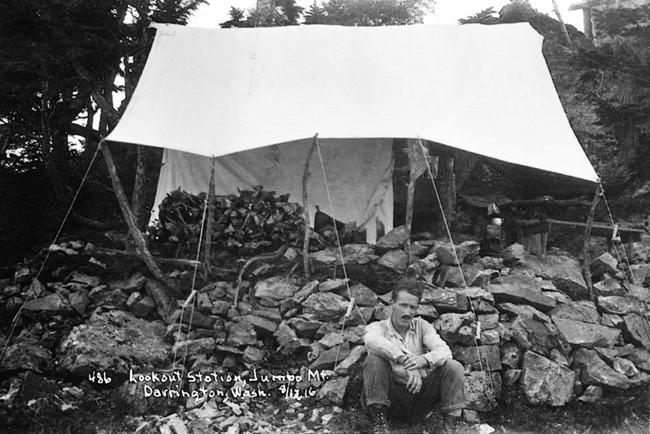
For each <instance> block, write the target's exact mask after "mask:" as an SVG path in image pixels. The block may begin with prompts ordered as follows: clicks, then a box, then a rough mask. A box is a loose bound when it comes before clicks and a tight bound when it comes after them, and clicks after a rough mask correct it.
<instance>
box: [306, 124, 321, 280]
mask: <svg viewBox="0 0 650 434" xmlns="http://www.w3.org/2000/svg"><path fill="white" fill-rule="evenodd" d="M317 144H318V134H316V135H314V141H313V142H312V144H311V147H310V148H309V152H307V160H306V161H305V170H304V172H303V174H302V206H303V209H304V213H305V238H304V240H303V247H302V263H303V267H304V268H305V279H307V281H309V280H310V278H311V270H310V269H309V231H310V230H311V228H310V227H311V225H310V224H309V197H308V194H307V182H309V177H310V176H311V175H310V173H309V162H310V161H311V156H312V155H313V154H314V149H316V145H317Z"/></svg>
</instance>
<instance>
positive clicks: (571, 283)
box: [522, 255, 588, 299]
mask: <svg viewBox="0 0 650 434" xmlns="http://www.w3.org/2000/svg"><path fill="white" fill-rule="evenodd" d="M522 268H524V269H526V270H530V271H532V272H533V273H534V274H535V275H536V276H538V277H541V278H542V279H547V280H550V281H552V282H553V283H554V284H555V286H556V287H557V289H559V290H560V291H562V292H565V293H567V294H570V295H571V296H572V297H573V298H574V299H575V298H579V297H586V296H587V295H588V290H587V283H586V282H585V279H584V277H582V268H581V267H580V263H579V262H578V261H577V260H576V259H574V258H572V257H569V256H561V255H558V256H555V255H546V256H530V257H528V258H527V259H526V263H525V265H524V266H522Z"/></svg>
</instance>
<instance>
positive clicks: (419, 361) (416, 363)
mask: <svg viewBox="0 0 650 434" xmlns="http://www.w3.org/2000/svg"><path fill="white" fill-rule="evenodd" d="M397 363H399V364H400V365H402V366H404V367H405V368H406V369H408V370H409V371H412V370H414V369H420V368H424V367H426V366H428V365H429V361H428V360H427V359H425V358H424V356H414V355H413V354H402V355H401V356H399V357H398V358H397Z"/></svg>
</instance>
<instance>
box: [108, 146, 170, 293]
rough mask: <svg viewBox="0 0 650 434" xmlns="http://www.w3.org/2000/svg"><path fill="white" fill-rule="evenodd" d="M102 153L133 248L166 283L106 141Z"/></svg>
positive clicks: (156, 275)
mask: <svg viewBox="0 0 650 434" xmlns="http://www.w3.org/2000/svg"><path fill="white" fill-rule="evenodd" d="M100 146H101V148H102V154H104V159H105V160H106V166H107V167H108V173H109V174H110V176H111V182H112V183H113V190H115V196H117V201H118V203H119V204H120V208H121V209H122V214H123V215H124V220H125V221H126V224H127V226H128V227H129V234H130V235H131V238H132V239H133V242H134V243H135V249H136V252H137V253H138V256H140V257H141V258H142V260H143V261H144V263H145V264H146V265H147V268H148V269H149V271H151V274H153V276H154V277H155V278H156V279H158V280H160V281H161V282H165V283H166V279H165V276H164V274H163V272H162V271H161V270H160V268H158V265H157V264H156V262H155V261H154V259H153V256H152V255H151V252H150V251H149V249H148V248H147V242H146V241H145V239H144V236H142V232H140V229H138V225H137V223H136V221H135V217H134V216H133V211H132V210H131V207H130V206H129V201H128V200H127V198H126V193H125V192H124V188H123V187H122V182H121V181H120V178H119V176H118V175H117V168H116V167H115V161H114V160H113V154H111V151H110V149H108V145H107V144H106V143H102V144H101V145H100Z"/></svg>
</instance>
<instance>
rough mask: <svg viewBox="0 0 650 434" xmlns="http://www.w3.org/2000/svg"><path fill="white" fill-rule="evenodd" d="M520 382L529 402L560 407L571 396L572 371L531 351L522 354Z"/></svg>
mask: <svg viewBox="0 0 650 434" xmlns="http://www.w3.org/2000/svg"><path fill="white" fill-rule="evenodd" d="M522 371H523V372H522V377H521V383H522V386H523V389H524V394H525V395H526V399H528V402H530V403H531V404H548V405H551V406H554V407H560V406H563V405H565V404H567V403H568V402H569V401H571V399H572V398H573V396H574V395H573V382H574V379H575V374H574V372H573V371H572V370H571V369H569V368H567V367H565V366H562V365H560V364H558V363H555V362H554V361H552V360H549V359H547V358H546V357H543V356H540V355H539V354H537V353H534V352H532V351H526V353H525V354H524V363H523V368H522Z"/></svg>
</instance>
